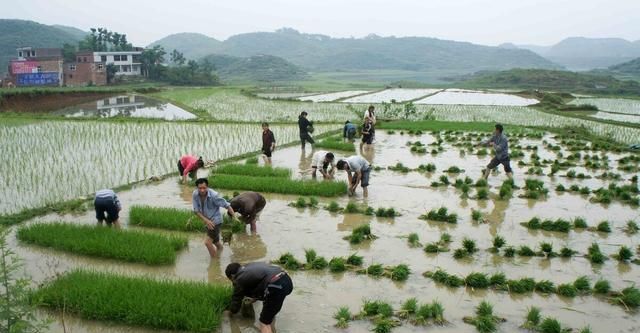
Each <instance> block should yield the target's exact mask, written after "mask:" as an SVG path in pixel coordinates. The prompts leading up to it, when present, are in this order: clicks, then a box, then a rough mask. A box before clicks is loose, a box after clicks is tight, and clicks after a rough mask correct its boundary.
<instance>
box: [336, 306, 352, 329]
mask: <svg viewBox="0 0 640 333" xmlns="http://www.w3.org/2000/svg"><path fill="white" fill-rule="evenodd" d="M333 319H335V320H336V321H337V322H336V324H335V327H337V328H347V327H349V321H351V319H353V315H351V311H350V310H349V308H348V307H346V306H343V307H340V308H338V311H336V313H334V314H333Z"/></svg>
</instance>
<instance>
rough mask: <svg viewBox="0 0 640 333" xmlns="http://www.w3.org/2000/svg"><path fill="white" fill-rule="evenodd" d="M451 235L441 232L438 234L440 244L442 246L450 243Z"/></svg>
mask: <svg viewBox="0 0 640 333" xmlns="http://www.w3.org/2000/svg"><path fill="white" fill-rule="evenodd" d="M451 241H452V240H451V235H450V234H448V233H446V232H443V233H442V234H440V243H442V244H446V243H451Z"/></svg>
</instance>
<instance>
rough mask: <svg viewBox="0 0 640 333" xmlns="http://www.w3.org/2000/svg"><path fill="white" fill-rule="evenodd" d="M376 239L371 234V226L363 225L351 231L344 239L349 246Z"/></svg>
mask: <svg viewBox="0 0 640 333" xmlns="http://www.w3.org/2000/svg"><path fill="white" fill-rule="evenodd" d="M376 238H378V237H376V236H375V235H374V234H372V233H371V226H370V225H369V224H363V225H361V226H359V227H357V228H355V229H353V230H352V231H351V235H349V236H347V237H345V238H344V239H346V240H348V241H349V243H351V244H360V243H362V242H363V241H365V240H374V239H376Z"/></svg>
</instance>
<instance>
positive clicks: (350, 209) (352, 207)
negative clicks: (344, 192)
mask: <svg viewBox="0 0 640 333" xmlns="http://www.w3.org/2000/svg"><path fill="white" fill-rule="evenodd" d="M343 211H344V212H345V213H349V214H354V213H359V212H360V208H358V205H356V203H355V202H349V203H348V204H347V205H346V206H344V210H343Z"/></svg>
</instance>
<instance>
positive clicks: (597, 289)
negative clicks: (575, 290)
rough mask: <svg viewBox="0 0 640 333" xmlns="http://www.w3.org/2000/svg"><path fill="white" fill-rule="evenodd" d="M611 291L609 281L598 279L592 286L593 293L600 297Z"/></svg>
mask: <svg viewBox="0 0 640 333" xmlns="http://www.w3.org/2000/svg"><path fill="white" fill-rule="evenodd" d="M609 291H611V285H610V284H609V281H607V280H604V279H600V280H598V281H596V283H595V284H594V285H593V292H594V293H596V294H600V295H606V294H608V293H609Z"/></svg>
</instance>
